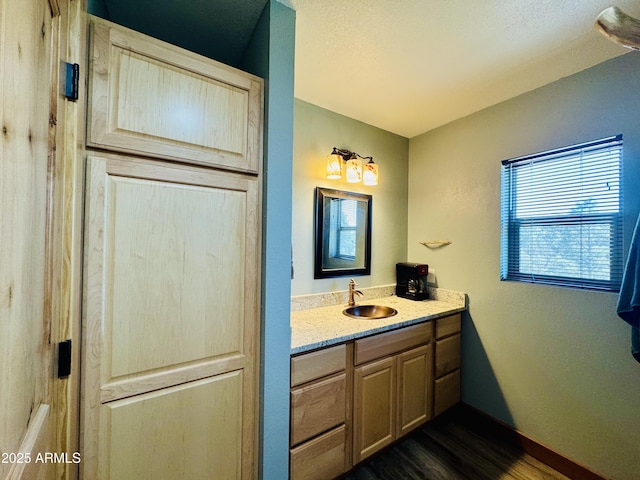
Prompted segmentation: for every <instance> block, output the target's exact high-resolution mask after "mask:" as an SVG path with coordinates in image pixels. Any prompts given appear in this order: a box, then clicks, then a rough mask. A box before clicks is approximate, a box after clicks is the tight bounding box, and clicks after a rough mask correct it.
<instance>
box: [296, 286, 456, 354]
mask: <svg viewBox="0 0 640 480" xmlns="http://www.w3.org/2000/svg"><path fill="white" fill-rule="evenodd" d="M452 293H453V295H451V294H452ZM456 294H457V295H456ZM442 297H443V300H439V299H434V300H423V301H419V302H418V301H414V300H408V299H405V298H400V297H396V296H395V295H392V296H387V297H381V298H374V299H367V300H364V301H362V302H358V305H384V306H387V307H392V308H395V309H396V310H397V311H398V314H397V315H394V316H393V317H389V318H383V319H377V320H364V319H356V318H350V317H347V316H346V315H343V313H342V311H343V310H344V309H345V308H347V306H346V305H342V304H340V305H330V306H326V307H319V308H309V309H307V310H297V311H292V312H291V354H292V355H293V354H296V353H302V352H306V351H308V350H313V349H316V348H320V347H327V346H329V345H336V344H338V343H344V342H346V341H349V340H353V339H356V338H361V337H365V336H367V335H372V334H374V333H380V332H384V331H387V330H393V329H395V328H400V327H405V326H407V325H413V324H416V323H421V322H425V321H429V320H433V319H436V318H439V317H444V316H447V315H451V314H453V313H457V312H461V311H463V310H465V309H466V296H465V295H464V294H459V293H458V292H450V291H448V292H447V294H446V295H442Z"/></svg>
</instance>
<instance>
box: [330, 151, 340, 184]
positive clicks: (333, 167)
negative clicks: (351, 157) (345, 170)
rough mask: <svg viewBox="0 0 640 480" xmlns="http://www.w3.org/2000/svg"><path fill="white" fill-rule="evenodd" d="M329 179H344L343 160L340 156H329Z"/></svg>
mask: <svg viewBox="0 0 640 480" xmlns="http://www.w3.org/2000/svg"><path fill="white" fill-rule="evenodd" d="M327 178H330V179H332V180H335V179H338V178H342V158H341V157H340V155H328V156H327Z"/></svg>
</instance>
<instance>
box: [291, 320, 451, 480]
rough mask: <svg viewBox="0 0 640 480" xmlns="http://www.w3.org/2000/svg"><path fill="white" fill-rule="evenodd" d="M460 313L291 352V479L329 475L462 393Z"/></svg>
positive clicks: (421, 421) (390, 440)
mask: <svg viewBox="0 0 640 480" xmlns="http://www.w3.org/2000/svg"><path fill="white" fill-rule="evenodd" d="M460 322H461V316H460V314H459V313H457V314H454V315H450V316H447V317H443V318H440V319H436V320H433V321H431V322H425V323H421V324H417V325H412V326H409V327H404V328H399V329H397V330H392V331H389V332H385V333H380V334H376V335H371V336H369V337H365V338H361V339H357V340H355V341H351V342H347V343H346V344H341V345H337V346H334V347H330V348H326V349H321V350H316V351H314V352H310V353H305V354H301V355H297V356H294V357H292V359H291V455H290V467H291V478H292V479H293V480H298V479H305V480H306V479H330V478H335V477H338V476H340V475H341V474H343V473H344V472H345V471H347V470H349V469H350V468H351V467H352V466H354V465H356V464H358V463H359V462H361V461H362V460H364V459H365V458H367V457H369V456H370V455H372V454H373V453H375V452H377V451H379V450H381V449H382V448H384V447H386V446H387V445H389V444H391V443H393V442H394V441H395V440H397V439H399V438H401V437H403V436H404V435H406V434H407V433H409V432H410V431H412V430H413V429H415V428H417V427H419V426H420V425H422V424H424V423H425V422H427V421H429V420H430V419H431V418H433V417H434V416H435V415H439V414H440V413H442V412H444V411H445V410H446V409H448V408H450V407H451V406H453V405H455V403H457V402H458V401H459V400H460Z"/></svg>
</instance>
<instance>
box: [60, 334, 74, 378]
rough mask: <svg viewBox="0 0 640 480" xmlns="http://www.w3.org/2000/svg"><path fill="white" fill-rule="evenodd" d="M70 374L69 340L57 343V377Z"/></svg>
mask: <svg viewBox="0 0 640 480" xmlns="http://www.w3.org/2000/svg"><path fill="white" fill-rule="evenodd" d="M70 374H71V340H65V341H63V342H60V343H58V378H64V377H68V376H69V375H70Z"/></svg>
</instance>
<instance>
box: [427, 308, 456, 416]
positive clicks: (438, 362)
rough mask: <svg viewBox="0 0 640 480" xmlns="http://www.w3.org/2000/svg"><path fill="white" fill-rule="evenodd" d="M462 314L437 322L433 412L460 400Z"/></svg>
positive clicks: (441, 410) (439, 411) (438, 411)
mask: <svg viewBox="0 0 640 480" xmlns="http://www.w3.org/2000/svg"><path fill="white" fill-rule="evenodd" d="M460 329H461V316H460V314H459V313H458V314H456V315H451V316H449V317H444V318H440V319H438V320H436V322H435V369H434V372H435V373H434V375H435V382H434V407H433V414H434V415H440V414H441V413H442V412H444V411H445V410H447V409H449V408H451V407H452V406H453V405H455V404H456V403H458V402H459V401H460V338H461V337H460Z"/></svg>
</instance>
